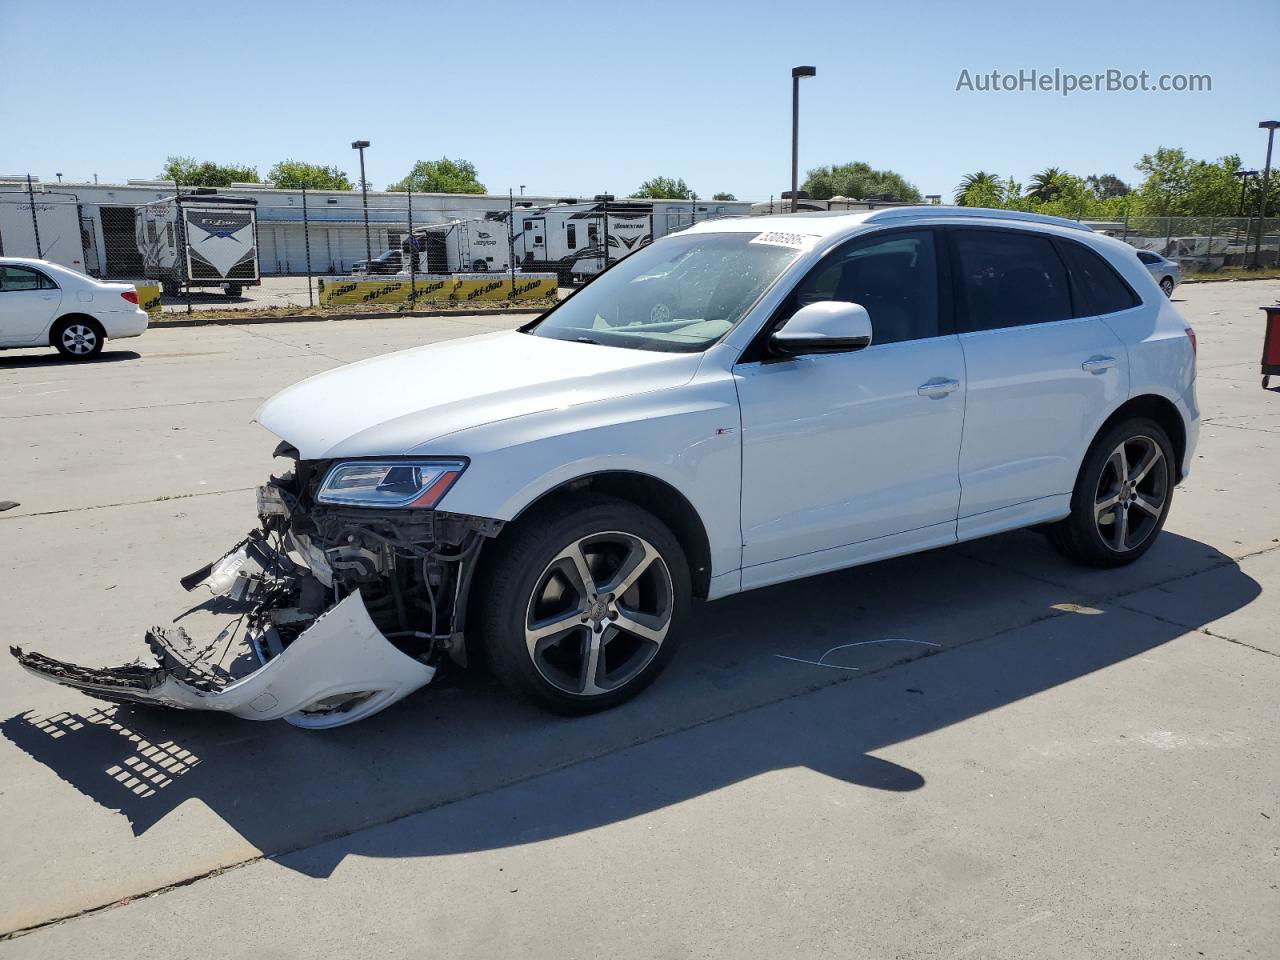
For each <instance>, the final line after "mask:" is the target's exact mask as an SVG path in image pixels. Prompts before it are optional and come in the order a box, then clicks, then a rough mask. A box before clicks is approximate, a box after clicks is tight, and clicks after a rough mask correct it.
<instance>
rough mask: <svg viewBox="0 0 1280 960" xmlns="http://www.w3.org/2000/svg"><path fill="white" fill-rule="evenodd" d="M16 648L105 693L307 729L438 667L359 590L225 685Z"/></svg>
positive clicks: (398, 693) (72, 683)
mask: <svg viewBox="0 0 1280 960" xmlns="http://www.w3.org/2000/svg"><path fill="white" fill-rule="evenodd" d="M13 653H14V655H15V656H16V657H17V658H18V661H19V663H20V664H21V665H22V666H23V668H24V669H26V670H27V671H29V672H30V673H33V674H35V675H36V676H38V677H41V678H43V679H45V680H52V681H53V682H55V683H59V684H62V685H64V686H69V687H74V688H76V689H80V690H83V691H84V692H85V693H89V694H91V695H99V696H103V697H105V698H106V699H111V700H117V701H127V702H131V703H153V704H157V705H160V706H167V707H176V708H178V709H187V710H217V711H221V712H224V713H230V714H234V715H235V716H237V717H242V718H244V719H247V720H277V719H281V718H283V719H284V720H286V721H287V722H289V723H291V724H293V725H294V726H298V727H306V728H310V729H324V728H329V727H339V726H343V725H345V724H348V723H354V722H356V721H357V720H361V719H363V718H364V717H367V716H370V715H371V714H374V713H377V712H378V711H380V710H383V709H385V708H386V707H389V706H390V705H391V704H393V703H395V702H397V701H398V700H402V699H404V698H405V697H407V696H408V695H409V694H411V693H413V692H414V691H415V690H418V689H420V688H421V687H424V686H426V685H427V684H428V683H430V682H431V679H432V677H434V676H435V672H436V668H435V667H432V666H430V665H428V664H425V663H422V662H420V661H418V660H415V659H413V658H412V657H410V656H408V655H406V654H404V653H401V652H400V651H399V650H397V649H396V648H395V647H394V646H393V645H392V644H391V642H390V641H389V640H387V638H386V637H384V636H383V635H382V633H381V632H380V631H379V630H378V628H377V627H376V626H374V623H373V621H372V620H371V619H370V617H369V612H368V610H366V609H365V605H364V601H363V600H362V599H361V597H360V594H359V592H356V593H353V594H350V595H349V596H347V597H345V598H344V599H343V600H342V601H341V602H340V603H338V604H337V605H336V606H334V607H332V608H331V609H329V610H327V611H326V612H325V613H324V614H322V615H321V616H320V617H318V618H317V619H316V621H315V622H314V623H313V624H312V625H311V626H310V627H308V628H307V629H306V630H305V631H303V632H302V633H301V634H299V636H298V637H297V639H296V640H294V641H293V643H291V644H289V646H288V647H286V648H285V649H284V651H283V652H282V653H280V654H279V655H278V656H276V657H274V658H272V659H271V660H269V661H268V662H267V663H266V664H265V665H264V666H263V667H261V668H260V669H258V670H256V671H254V672H253V673H251V674H249V675H248V676H245V677H242V678H240V679H238V680H234V681H232V682H230V683H227V684H226V685H225V686H210V685H208V684H202V685H201V686H203V687H205V689H201V688H200V687H198V686H196V685H193V684H192V683H189V682H187V681H186V680H184V679H180V678H179V677H178V676H175V673H174V671H172V670H165V669H164V668H156V669H155V670H153V671H147V670H145V669H144V668H138V667H127V668H114V669H111V670H102V671H96V670H93V669H91V668H83V667H76V666H75V665H73V664H63V663H61V662H60V661H57V660H52V659H50V658H48V657H44V656H42V655H40V654H36V653H30V654H25V653H23V652H22V651H21V650H20V649H18V648H14V651H13ZM128 671H132V673H129V672H128ZM351 694H364V695H365V696H364V697H363V698H362V699H360V700H358V701H356V702H354V703H352V704H351V705H350V706H349V707H346V708H345V709H340V710H332V709H330V710H326V709H324V708H323V707H322V706H320V702H321V701H324V700H327V699H329V698H333V697H342V696H349V695H351Z"/></svg>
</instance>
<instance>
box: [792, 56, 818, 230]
mask: <svg viewBox="0 0 1280 960" xmlns="http://www.w3.org/2000/svg"><path fill="white" fill-rule="evenodd" d="M817 75H818V68H817V67H792V68H791V212H792V213H795V212H796V191H797V190H799V189H800V182H799V181H800V78H801V77H816V76H817Z"/></svg>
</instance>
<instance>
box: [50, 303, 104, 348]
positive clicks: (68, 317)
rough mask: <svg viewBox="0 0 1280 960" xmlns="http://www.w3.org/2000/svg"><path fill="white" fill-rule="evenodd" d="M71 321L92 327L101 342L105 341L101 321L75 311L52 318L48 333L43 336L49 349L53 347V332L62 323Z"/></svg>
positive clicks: (90, 315)
mask: <svg viewBox="0 0 1280 960" xmlns="http://www.w3.org/2000/svg"><path fill="white" fill-rule="evenodd" d="M73 320H78V321H79V322H81V323H86V324H88V325H89V326H91V327H93V329H94V330H96V331H98V336H100V337H101V338H102V339H103V340H106V339H107V331H106V329H105V328H104V327H103V326H102V321H101V320H99V319H98V318H97V317H95V316H93V315H92V314H89V313H78V312H76V311H72V312H71V313H63V314H60V315H59V316H57V317H55V318H54V320H53V323H51V324H49V331H48V333H47V334H46V335H45V342H46V343H48V344H49V346H51V347H52V346H54V342H53V335H54V333H55V331H57V329H58V328H59V327H61V326H62V325H63V324H64V323H69V322H71V321H73Z"/></svg>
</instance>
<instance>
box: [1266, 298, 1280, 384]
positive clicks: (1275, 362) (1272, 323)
mask: <svg viewBox="0 0 1280 960" xmlns="http://www.w3.org/2000/svg"><path fill="white" fill-rule="evenodd" d="M1262 309H1263V310H1265V311H1267V332H1266V334H1265V336H1263V338H1262V387H1263V389H1266V387H1267V381H1268V379H1269V378H1270V377H1273V376H1275V375H1276V374H1280V303H1277V304H1275V305H1274V306H1270V307H1263V308H1262Z"/></svg>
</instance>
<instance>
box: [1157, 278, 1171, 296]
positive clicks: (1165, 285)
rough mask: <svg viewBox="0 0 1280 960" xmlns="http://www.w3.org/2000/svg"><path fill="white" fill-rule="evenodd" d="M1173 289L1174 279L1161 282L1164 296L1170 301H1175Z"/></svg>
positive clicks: (1165, 279)
mask: <svg viewBox="0 0 1280 960" xmlns="http://www.w3.org/2000/svg"><path fill="white" fill-rule="evenodd" d="M1173 287H1174V283H1173V277H1165V278H1164V279H1163V280H1161V281H1160V289H1161V290H1163V291H1164V295H1165V296H1166V297H1168V298H1170V299H1173Z"/></svg>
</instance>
